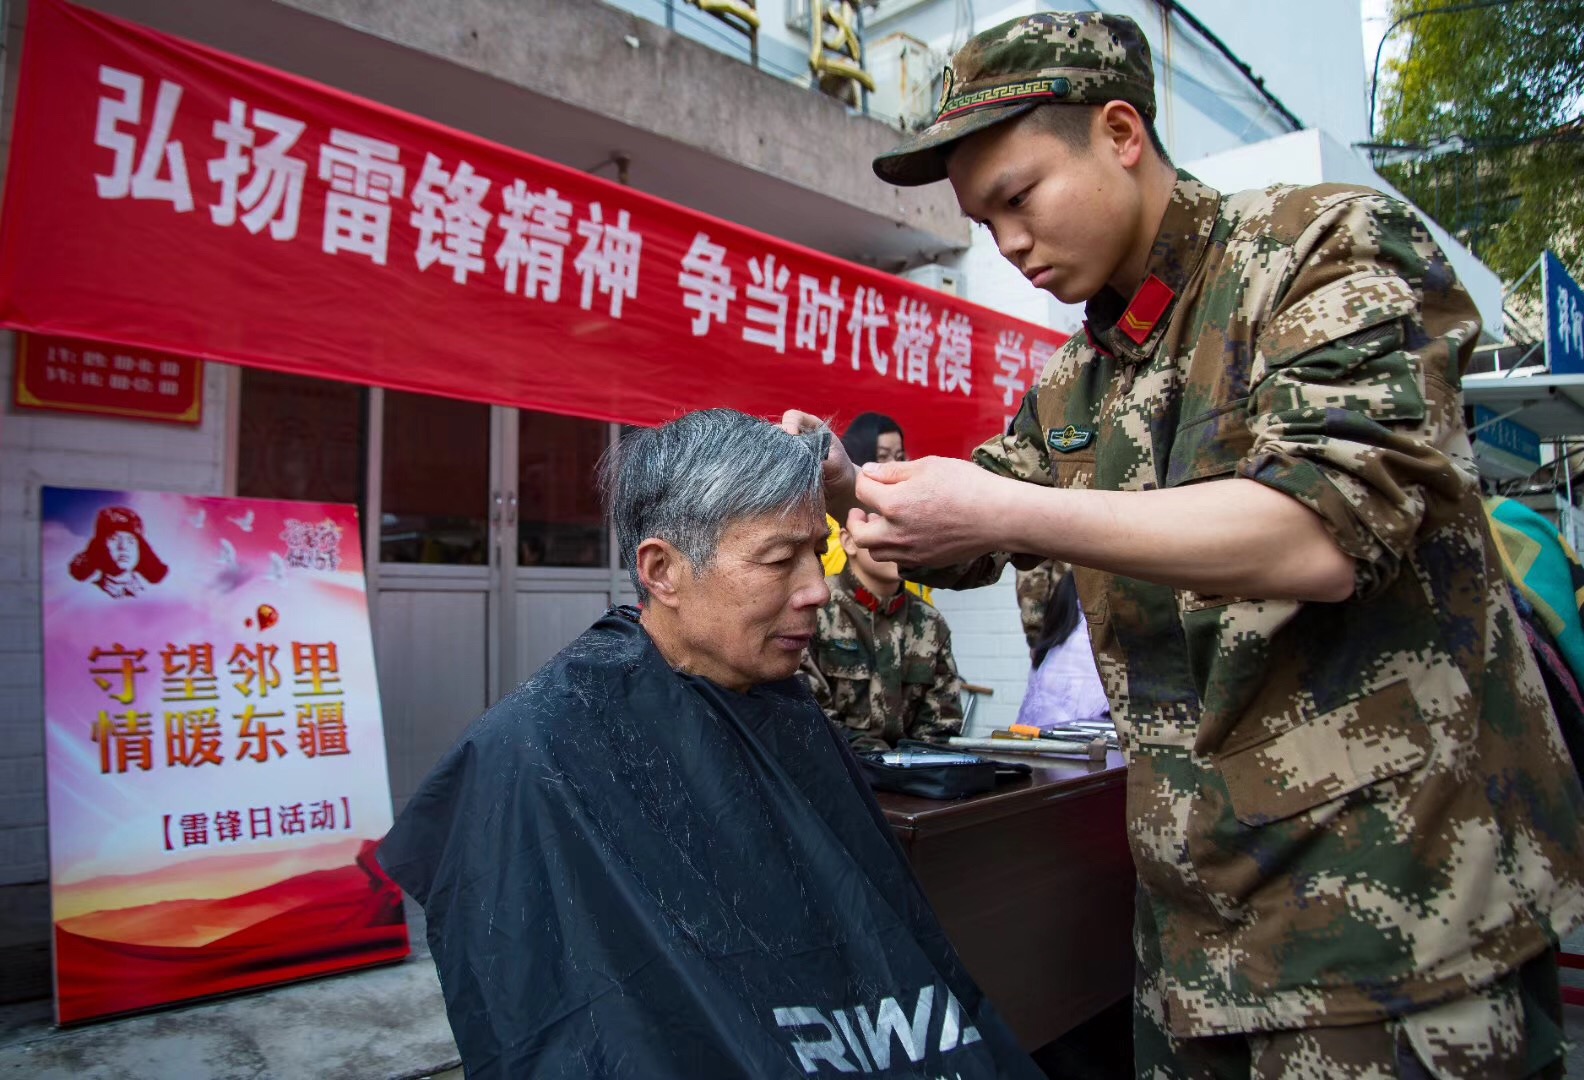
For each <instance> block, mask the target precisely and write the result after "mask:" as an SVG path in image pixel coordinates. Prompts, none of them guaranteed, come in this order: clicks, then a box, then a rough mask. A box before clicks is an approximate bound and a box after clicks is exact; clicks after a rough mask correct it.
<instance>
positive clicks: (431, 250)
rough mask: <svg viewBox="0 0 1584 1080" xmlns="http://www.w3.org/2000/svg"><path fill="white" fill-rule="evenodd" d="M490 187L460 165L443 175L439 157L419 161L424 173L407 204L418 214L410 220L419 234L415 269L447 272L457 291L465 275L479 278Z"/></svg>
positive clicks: (429, 155)
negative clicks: (440, 268) (437, 268)
mask: <svg viewBox="0 0 1584 1080" xmlns="http://www.w3.org/2000/svg"><path fill="white" fill-rule="evenodd" d="M489 187H490V182H489V181H488V180H486V179H484V178H483V177H482V176H479V175H478V174H477V173H476V172H474V171H473V166H472V165H469V164H468V163H467V162H465V161H462V162H458V163H457V167H456V171H455V172H447V171H446V169H445V167H444V166H443V164H442V163H441V161H440V159H439V158H438V157H436V156H435V155H433V154H426V155H424V165H423V172H422V173H420V174H419V176H418V182H417V183H416V184H414V185H413V189H412V204H413V205H414V206H416V207H417V208H418V209H417V210H415V211H414V212H413V214H412V216H411V218H410V221H411V223H412V227H413V228H415V229H417V230H418V250H417V251H416V252H415V253H414V257H415V258H416V259H417V260H418V269H420V270H427V269H429V268H430V267H431V266H433V265H434V264H435V263H439V264H440V265H442V266H449V267H450V268H451V280H452V281H454V282H456V283H457V284H458V285H466V284H467V276H468V274H470V273H472V274H482V273H483V272H484V232H485V229H486V228H487V227H488V226H489V222H490V213H489V211H488V210H485V209H484V196H485V195H486V194H487V193H488V192H489Z"/></svg>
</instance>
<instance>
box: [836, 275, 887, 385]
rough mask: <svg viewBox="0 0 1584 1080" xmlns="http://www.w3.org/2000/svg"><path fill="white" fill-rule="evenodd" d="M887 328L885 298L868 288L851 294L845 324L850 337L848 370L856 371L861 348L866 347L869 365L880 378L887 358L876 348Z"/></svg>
mask: <svg viewBox="0 0 1584 1080" xmlns="http://www.w3.org/2000/svg"><path fill="white" fill-rule="evenodd" d="M890 325H891V316H889V315H887V314H886V310H885V297H883V296H881V295H880V290H879V289H875V288H871V287H870V286H868V285H860V286H858V288H857V290H856V291H854V293H853V299H852V315H851V316H850V317H849V318H848V320H847V332H848V333H849V334H851V335H852V369H853V370H854V371H857V370H859V367H860V365H859V362H858V361H859V352H860V350H861V348H862V347H863V346H864V345H867V346H868V350H867V352H868V356H869V362H870V363H871V364H872V365H874V369H875V370H876V371H877V372H879V373H880V374H881V375H884V374H885V373H886V370H887V368H888V367H890V363H891V358H890V356H889V355H888V354H887V353H886V351H885V350H884V349H882V348H881V347H880V338H879V336H878V335H879V333H880V331H881V330H882V329H884V328H885V327H887V326H890Z"/></svg>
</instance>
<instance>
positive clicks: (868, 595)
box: [853, 585, 907, 615]
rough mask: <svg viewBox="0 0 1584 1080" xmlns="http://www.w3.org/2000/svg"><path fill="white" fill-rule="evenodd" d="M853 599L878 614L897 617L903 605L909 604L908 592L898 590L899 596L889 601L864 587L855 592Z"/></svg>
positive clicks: (859, 587)
mask: <svg viewBox="0 0 1584 1080" xmlns="http://www.w3.org/2000/svg"><path fill="white" fill-rule="evenodd" d="M853 599H855V600H857V601H858V602H859V603H860V604H862V605H863V606H864V607H866V608H868V609H869V610H870V611H873V612H875V613H876V614H882V615H895V614H896V613H897V612H899V611H901V610H902V605H903V604H905V603H907V590H906V589H898V590H897V594H896V595H895V596H893V597H892V598H891V599H889V600H881V599H880V598H879V597H878V596H876V595H875V594H874V593H872V592H870V591H869V590H868V589H866V588H864V587H863V586H862V585H860V586H858V588H857V589H855V590H853Z"/></svg>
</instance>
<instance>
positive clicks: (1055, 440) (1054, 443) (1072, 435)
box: [1045, 424, 1095, 454]
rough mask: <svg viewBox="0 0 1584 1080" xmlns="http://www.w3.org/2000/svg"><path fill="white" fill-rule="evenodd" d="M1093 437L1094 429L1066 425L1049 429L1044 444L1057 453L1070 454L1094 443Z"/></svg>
mask: <svg viewBox="0 0 1584 1080" xmlns="http://www.w3.org/2000/svg"><path fill="white" fill-rule="evenodd" d="M1094 437H1095V431H1094V428H1089V427H1075V426H1074V425H1072V424H1068V425H1067V426H1066V427H1064V428H1051V430H1050V434H1049V435H1047V436H1046V437H1045V442H1046V443H1047V444H1048V445H1049V446H1050V448H1051V449H1052V450H1055V451H1056V452H1057V453H1061V454H1070V453H1072V452H1073V451H1074V450H1082V449H1083V448H1084V447H1086V446H1088V445H1089V444H1090V443H1092V442H1094Z"/></svg>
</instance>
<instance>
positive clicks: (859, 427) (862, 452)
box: [820, 412, 931, 604]
mask: <svg viewBox="0 0 1584 1080" xmlns="http://www.w3.org/2000/svg"><path fill="white" fill-rule="evenodd" d="M841 443H842V449H844V450H846V451H847V456H848V458H850V459H851V460H852V461H853V462H854V463H856V464H857V465H858V466H859V467H860V468H862V467H863V464H864V463H865V462H868V461H878V462H882V463H883V462H887V461H906V460H907V448H906V446H905V445H904V441H903V436H902V428H901V426H900V425H898V424H897V422H896V421H895V420H893V419H891V418H890V417H889V416H886V415H885V414H884V413H877V412H866V413H859V414H858V415H857V416H855V417H853V422H852V423H850V424H848V425H847V430H846V432H845V433H844V434H843V435H842V437H841ZM825 524H826V525H827V526H829V527H830V540H829V541H828V542H827V543H826V545H825V554H824V555H823V556H822V557H821V559H820V562H821V563H823V564H824V567H825V576H826V577H829V576H831V575H832V574H839V573H841V572H842V568H843V567H845V566H846V565H847V551H846V549H845V548H843V547H842V542H841V525H840V524H839V523H838V522H837V521H836V519H835V518H833V517H831V516H830V515H829V514H827V515H826V516H825ZM905 587H906V589H907V591H908V592H910V593H912V594H913V595H914V596H917V597H918V598H919V599H921V600H923V601H924V602H925V603H926V604H928V603H930V602H931V600H930V591H929V589H928V588H927V587H925V586H923V585H916V584H914V583H913V582H911V581H910V582H907V583H906V585H905Z"/></svg>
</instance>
